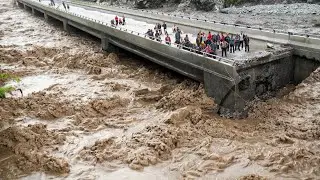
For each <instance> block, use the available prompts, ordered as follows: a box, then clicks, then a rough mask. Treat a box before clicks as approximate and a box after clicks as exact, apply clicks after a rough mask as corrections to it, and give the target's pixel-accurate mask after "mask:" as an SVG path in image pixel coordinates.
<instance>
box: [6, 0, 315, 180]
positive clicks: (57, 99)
mask: <svg viewBox="0 0 320 180" xmlns="http://www.w3.org/2000/svg"><path fill="white" fill-rule="evenodd" d="M0 14H1V15H0V68H1V70H0V71H1V73H12V74H15V75H17V76H19V77H20V78H21V81H20V82H19V83H13V82H8V83H10V84H12V85H14V86H16V87H19V88H21V89H22V90H23V91H24V92H26V93H25V94H24V96H23V97H19V98H6V99H1V100H0V179H17V178H18V179H49V178H50V179H120V180H121V179H319V176H320V141H319V137H320V118H319V117H320V69H318V70H316V71H315V72H313V73H312V74H311V75H310V77H308V78H307V79H306V80H304V81H303V82H302V83H301V84H299V85H298V86H296V87H295V88H293V90H292V89H291V88H289V89H290V91H289V90H288V88H284V89H283V90H281V91H280V92H279V94H278V96H277V97H275V98H272V99H270V100H267V101H263V102H262V101H261V102H257V103H256V104H255V105H254V108H253V110H251V112H250V114H249V117H248V118H247V119H244V120H229V119H224V118H221V117H219V116H217V115H215V114H214V113H213V109H214V107H215V104H214V101H213V100H212V99H210V98H208V97H207V96H206V95H205V93H204V89H203V85H202V84H199V83H198V82H194V81H192V80H190V79H187V78H185V77H182V76H179V75H177V74H175V73H173V72H170V71H168V70H165V69H163V68H161V67H159V66H157V65H155V64H152V63H150V62H148V61H147V60H143V59H140V58H139V57H136V56H133V55H131V54H129V53H126V52H120V53H119V54H113V53H111V54H107V53H105V52H103V51H101V50H100V45H99V41H97V40H95V39H93V38H92V37H89V36H84V35H80V36H79V35H77V34H76V33H71V34H67V33H66V32H63V31H62V27H60V26H61V24H60V26H57V24H56V26H53V25H52V24H53V23H54V22H51V23H46V22H45V21H44V20H43V18H40V17H34V16H32V15H31V13H28V12H25V11H23V10H21V9H18V8H16V7H14V6H13V5H12V3H11V2H10V1H8V0H0ZM0 83H1V82H0Z"/></svg>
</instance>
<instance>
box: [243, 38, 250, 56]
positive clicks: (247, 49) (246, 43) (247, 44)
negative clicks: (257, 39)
mask: <svg viewBox="0 0 320 180" xmlns="http://www.w3.org/2000/svg"><path fill="white" fill-rule="evenodd" d="M243 41H244V51H245V52H249V37H248V35H245V36H244V38H243Z"/></svg>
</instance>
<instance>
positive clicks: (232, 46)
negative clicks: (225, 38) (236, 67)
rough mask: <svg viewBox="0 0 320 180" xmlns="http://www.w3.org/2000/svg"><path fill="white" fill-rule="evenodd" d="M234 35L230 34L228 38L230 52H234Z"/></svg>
mask: <svg viewBox="0 0 320 180" xmlns="http://www.w3.org/2000/svg"><path fill="white" fill-rule="evenodd" d="M234 41H235V40H234V37H233V34H232V35H231V38H230V53H234V49H235V48H234Z"/></svg>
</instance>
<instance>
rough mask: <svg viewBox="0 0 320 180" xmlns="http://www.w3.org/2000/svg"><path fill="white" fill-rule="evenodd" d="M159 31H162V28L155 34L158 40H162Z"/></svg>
mask: <svg viewBox="0 0 320 180" xmlns="http://www.w3.org/2000/svg"><path fill="white" fill-rule="evenodd" d="M159 32H160V30H157V31H156V34H155V36H156V40H157V41H159V42H160V41H161V36H160V33H159Z"/></svg>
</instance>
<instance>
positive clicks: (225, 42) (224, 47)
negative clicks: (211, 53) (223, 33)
mask: <svg viewBox="0 0 320 180" xmlns="http://www.w3.org/2000/svg"><path fill="white" fill-rule="evenodd" d="M227 47H228V43H227V41H225V40H224V41H222V43H221V49H222V57H223V53H224V54H225V56H226V57H227Z"/></svg>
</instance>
